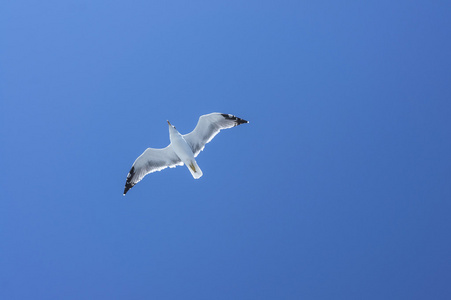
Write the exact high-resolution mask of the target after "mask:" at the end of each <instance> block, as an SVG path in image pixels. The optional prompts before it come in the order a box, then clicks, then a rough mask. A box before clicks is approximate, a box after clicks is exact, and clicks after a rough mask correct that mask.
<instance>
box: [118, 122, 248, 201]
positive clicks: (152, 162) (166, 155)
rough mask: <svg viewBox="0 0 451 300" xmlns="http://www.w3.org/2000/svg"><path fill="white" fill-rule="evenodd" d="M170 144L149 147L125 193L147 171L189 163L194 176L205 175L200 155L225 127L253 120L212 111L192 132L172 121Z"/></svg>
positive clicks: (133, 167)
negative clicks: (177, 127)
mask: <svg viewBox="0 0 451 300" xmlns="http://www.w3.org/2000/svg"><path fill="white" fill-rule="evenodd" d="M167 122H168V125H169V139H170V144H169V145H168V146H167V147H166V148H162V149H154V148H147V149H146V150H145V151H144V152H143V153H142V154H141V155H140V156H139V157H138V158H137V159H136V160H135V162H134V163H133V165H132V167H131V169H130V172H129V173H128V175H127V180H126V181H125V188H124V194H123V195H124V196H125V194H127V192H128V191H129V190H130V189H131V188H132V187H133V186H135V184H137V183H138V182H140V181H141V180H142V179H143V178H144V176H146V175H147V174H150V173H153V172H156V171H161V170H163V169H166V168H167V167H169V168H175V167H176V166H182V165H185V166H186V167H187V168H188V170H189V171H190V173H191V175H192V176H193V178H194V179H199V178H200V177H202V175H203V173H202V170H201V169H200V168H199V166H198V164H197V162H196V159H195V158H196V157H197V156H198V155H199V153H200V152H201V151H202V150H204V148H205V144H207V143H209V142H210V141H211V140H212V139H213V138H214V137H215V136H216V135H217V134H218V133H219V131H221V130H222V129H227V128H231V127H235V126H238V125H241V124H244V123H249V121H246V120H244V119H241V118H238V117H236V116H234V115H231V114H223V113H211V114H206V115H202V116H200V117H199V121H198V122H197V125H196V128H194V130H193V131H191V132H190V133H188V134H185V135H182V134H180V133H179V132H178V131H177V129H176V128H175V126H174V125H172V124H171V123H170V122H169V121H167Z"/></svg>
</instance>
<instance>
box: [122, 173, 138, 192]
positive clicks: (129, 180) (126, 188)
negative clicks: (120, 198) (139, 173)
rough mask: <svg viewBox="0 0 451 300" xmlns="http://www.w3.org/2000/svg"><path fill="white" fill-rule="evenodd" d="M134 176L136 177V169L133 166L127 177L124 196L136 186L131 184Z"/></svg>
mask: <svg viewBox="0 0 451 300" xmlns="http://www.w3.org/2000/svg"><path fill="white" fill-rule="evenodd" d="M134 175H135V167H134V166H133V167H132V168H131V169H130V172H128V175H127V181H126V182H125V188H124V194H123V195H124V196H125V194H127V192H128V191H129V190H130V189H131V188H132V187H133V186H134V185H135V184H134V183H132V182H131V180H132V178H133V176H134Z"/></svg>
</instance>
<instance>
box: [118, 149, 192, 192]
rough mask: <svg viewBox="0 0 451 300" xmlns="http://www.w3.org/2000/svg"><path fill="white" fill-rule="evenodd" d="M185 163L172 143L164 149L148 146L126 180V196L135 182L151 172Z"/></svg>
mask: <svg viewBox="0 0 451 300" xmlns="http://www.w3.org/2000/svg"><path fill="white" fill-rule="evenodd" d="M180 165H183V162H182V161H181V160H180V158H179V157H178V156H177V154H175V152H174V150H173V149H172V146H171V144H170V145H169V146H167V147H166V148H163V149H153V148H147V149H146V151H144V153H143V154H141V155H140V156H139V157H138V158H137V159H136V160H135V162H134V163H133V166H132V168H131V169H130V172H129V173H128V175H127V181H126V182H125V188H124V196H125V194H126V193H127V192H128V190H129V189H131V188H132V187H133V186H134V185H135V184H137V183H138V182H140V181H141V179H143V178H144V176H146V175H147V174H149V173H153V172H156V171H161V170H163V169H166V168H167V167H170V168H174V167H176V166H180Z"/></svg>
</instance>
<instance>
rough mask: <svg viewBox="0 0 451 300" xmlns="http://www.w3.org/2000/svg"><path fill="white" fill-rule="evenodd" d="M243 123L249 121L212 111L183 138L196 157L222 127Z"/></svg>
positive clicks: (201, 118)
mask: <svg viewBox="0 0 451 300" xmlns="http://www.w3.org/2000/svg"><path fill="white" fill-rule="evenodd" d="M243 123H249V122H248V121H246V120H243V119H240V118H238V117H235V116H234V115H230V114H221V113H211V114H208V115H203V116H200V118H199V121H198V122H197V125H196V128H194V130H193V131H191V132H190V133H188V134H185V135H184V136H183V138H184V139H185V141H186V142H187V143H188V145H189V146H190V147H191V150H192V151H193V153H194V157H196V156H197V155H198V154H199V152H200V151H202V150H204V147H205V144H207V143H209V142H210V141H211V140H212V139H213V138H214V137H215V136H216V135H217V134H218V133H219V131H221V129H227V128H231V127H234V126H238V125H240V124H243Z"/></svg>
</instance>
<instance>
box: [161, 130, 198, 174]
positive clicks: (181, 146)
mask: <svg viewBox="0 0 451 300" xmlns="http://www.w3.org/2000/svg"><path fill="white" fill-rule="evenodd" d="M168 124H169V139H170V140H171V146H172V149H174V152H175V154H177V156H178V157H179V158H180V160H181V161H182V162H183V163H184V164H185V166H186V167H187V168H188V170H189V171H190V172H191V175H193V177H194V179H199V178H200V177H201V176H202V170H201V169H200V168H199V166H198V165H197V162H196V159H195V158H194V153H193V150H192V149H191V147H190V146H189V145H188V143H187V142H186V140H185V139H184V138H183V136H182V135H181V134H180V132H178V131H177V129H175V127H174V126H171V123H169V122H168Z"/></svg>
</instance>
